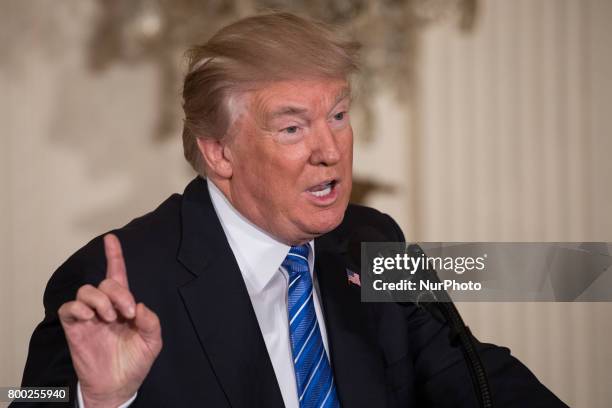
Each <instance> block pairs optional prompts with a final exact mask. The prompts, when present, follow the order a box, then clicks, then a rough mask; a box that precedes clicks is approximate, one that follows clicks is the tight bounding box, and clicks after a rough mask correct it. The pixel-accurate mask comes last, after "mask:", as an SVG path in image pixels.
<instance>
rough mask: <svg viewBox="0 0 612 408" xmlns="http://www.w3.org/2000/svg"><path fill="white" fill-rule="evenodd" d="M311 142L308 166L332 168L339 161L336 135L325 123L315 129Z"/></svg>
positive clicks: (339, 154)
mask: <svg viewBox="0 0 612 408" xmlns="http://www.w3.org/2000/svg"><path fill="white" fill-rule="evenodd" d="M311 140H312V141H313V145H312V153H311V155H310V164H312V165H315V166H321V165H323V166H333V165H335V164H337V163H338V162H339V161H340V158H341V152H340V147H339V146H338V140H337V139H336V134H335V133H334V132H333V130H332V129H330V127H329V124H328V123H327V122H325V123H322V124H321V125H320V126H318V127H317V129H316V131H315V135H314V137H313V138H312V139H311Z"/></svg>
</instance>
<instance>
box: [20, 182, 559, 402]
mask: <svg viewBox="0 0 612 408" xmlns="http://www.w3.org/2000/svg"><path fill="white" fill-rule="evenodd" d="M360 229H361V230H365V231H375V235H376V237H377V239H376V240H378V237H380V236H384V237H386V238H387V239H388V240H389V241H403V240H404V236H403V234H402V232H401V230H400V229H399V227H398V226H397V224H396V223H395V222H394V221H393V220H392V219H391V218H390V217H389V216H387V215H385V214H382V213H380V212H378V211H376V210H373V209H370V208H366V207H360V206H355V205H350V206H349V207H348V209H347V211H346V215H345V218H344V221H343V222H342V224H341V225H340V226H339V227H338V228H336V229H335V230H334V231H332V232H330V233H328V234H325V235H324V236H321V237H319V238H317V239H316V241H315V251H316V253H315V272H316V273H317V277H318V280H319V286H320V291H321V298H322V308H323V312H324V316H325V325H326V327H327V335H328V340H329V348H330V356H331V363H332V367H333V371H334V378H335V381H336V384H337V390H338V395H339V398H340V402H341V405H342V407H344V408H376V407H381V408H382V407H403V408H408V407H420V408H423V407H476V406H477V402H476V401H477V400H476V397H475V394H474V390H473V387H472V383H471V380H470V377H469V374H468V371H467V368H466V365H465V361H464V359H463V356H462V353H461V351H460V350H459V349H457V348H456V347H453V346H451V345H450V343H449V339H448V328H447V326H446V325H445V324H442V323H440V322H439V321H438V320H436V319H434V318H432V317H431V316H430V315H429V313H427V312H426V311H424V310H422V309H419V308H417V307H399V306H397V305H395V304H391V303H362V302H361V301H360V289H359V287H357V286H356V285H354V284H351V283H349V282H348V279H347V274H346V268H347V267H348V266H350V265H351V259H350V255H349V253H350V251H349V250H348V247H349V242H351V237H354V236H356V234H357V232H359V231H360ZM114 232H115V233H116V234H117V236H118V237H119V239H120V241H121V243H122V246H123V250H124V256H125V260H126V266H127V271H128V279H129V285H130V289H131V291H132V292H133V294H134V296H135V298H136V300H137V301H138V302H144V303H145V304H146V305H148V306H149V307H150V308H151V309H152V310H154V311H155V312H156V313H157V314H158V316H159V318H160V320H161V325H162V336H163V341H164V346H163V349H162V351H161V353H160V355H159V356H158V358H157V360H156V361H155V363H154V364H153V367H152V368H151V371H150V373H149V375H148V376H147V377H146V379H145V381H144V383H143V384H142V386H141V387H140V389H139V391H138V397H137V399H136V401H135V402H134V404H133V406H134V407H147V408H148V407H179V406H180V407H207V408H209V407H220V408H227V407H233V408H251V407H262V408H263V407H265V408H276V407H282V406H283V400H282V397H281V393H280V389H279V386H278V383H277V381H276V377H275V374H274V370H273V368H272V364H271V362H270V358H269V356H268V353H267V350H266V346H265V343H264V340H263V337H262V335H261V332H260V330H259V326H258V323H257V319H256V317H255V313H254V311H253V307H252V305H251V302H250V299H249V295H248V293H247V290H246V287H245V284H244V281H243V279H242V275H241V273H240V270H239V269H238V265H237V263H236V260H235V258H234V256H233V254H232V251H231V249H230V247H229V244H228V242H227V239H226V237H225V235H224V233H223V230H222V228H221V224H220V222H219V219H218V218H217V216H216V213H215V211H214V209H213V206H212V203H211V200H210V196H209V194H208V189H207V187H206V182H205V180H203V179H202V178H196V179H195V180H193V181H192V182H191V183H190V184H189V185H188V186H187V188H186V189H185V192H184V194H183V195H179V194H175V195H173V196H171V197H169V198H168V199H167V200H166V201H165V202H163V203H162V204H161V205H160V206H159V207H158V208H157V209H155V210H154V211H152V212H151V213H149V214H147V215H144V216H143V217H140V218H138V219H135V220H133V221H132V222H130V223H129V224H128V225H126V226H125V227H123V228H121V229H118V230H116V231H114ZM362 235H363V234H361V235H359V234H357V236H362ZM366 238H367V237H366ZM364 240H366V241H367V239H364ZM105 267H106V265H105V257H104V249H103V243H102V239H101V237H97V238H95V239H94V240H92V241H91V242H90V243H89V244H87V245H86V246H85V247H83V248H82V249H80V250H79V251H77V252H76V253H75V254H74V255H73V256H72V257H70V258H69V259H68V260H67V261H66V262H65V263H64V264H63V265H62V266H61V267H60V268H59V269H58V270H57V271H56V272H55V273H54V274H53V276H52V278H51V280H50V281H49V283H48V285H47V288H46V291H45V295H44V306H45V318H44V320H43V321H42V322H41V323H40V324H39V325H38V327H37V328H36V330H35V331H34V334H33V335H32V339H31V342H30V349H29V355H28V359H27V363H26V367H25V371H24V375H23V386H50V385H57V386H65V385H68V386H70V388H71V389H70V391H71V398H74V395H75V385H76V376H75V372H74V369H73V367H72V363H71V359H70V354H69V351H68V347H67V344H66V340H65V337H64V333H63V330H62V327H61V325H60V323H59V321H58V317H57V310H58V308H59V307H60V306H61V305H62V304H63V303H64V302H66V301H69V300H72V299H74V298H75V294H76V291H77V289H78V288H79V287H80V286H81V285H83V284H85V283H91V284H94V285H95V284H97V283H99V282H100V281H101V280H102V279H104V276H105ZM478 349H479V351H480V355H481V358H482V359H483V361H484V365H485V367H486V370H487V373H488V375H489V381H490V385H491V388H492V392H493V402H494V406H495V407H521V408H524V407H559V406H565V405H564V404H563V403H562V402H561V401H559V400H558V399H557V398H556V397H555V396H554V395H553V394H552V393H551V392H550V391H549V390H547V389H546V388H545V387H544V386H543V385H542V384H541V383H540V382H539V381H538V380H537V379H536V378H535V377H534V376H533V374H532V373H531V372H530V371H529V370H528V369H527V368H526V367H525V366H524V365H523V364H521V363H520V362H519V361H518V360H516V359H515V358H514V357H512V356H511V355H510V353H509V350H508V349H506V348H502V347H497V346H494V345H491V344H481V343H478ZM71 403H72V402H71ZM16 405H19V406H21V405H20V404H16ZM24 405H25V404H24ZM51 406H57V404H53V405H51Z"/></svg>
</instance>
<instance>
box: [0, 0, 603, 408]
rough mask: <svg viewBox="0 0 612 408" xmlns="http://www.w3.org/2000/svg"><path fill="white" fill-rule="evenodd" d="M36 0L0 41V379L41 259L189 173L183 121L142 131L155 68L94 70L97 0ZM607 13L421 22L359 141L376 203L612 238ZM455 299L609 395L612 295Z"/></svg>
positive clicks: (461, 223) (36, 314)
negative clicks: (155, 134) (464, 29)
mask: <svg viewBox="0 0 612 408" xmlns="http://www.w3.org/2000/svg"><path fill="white" fill-rule="evenodd" d="M7 4H10V3H8V2H7V3H3V4H2V5H0V20H2V15H3V13H2V12H1V8H2V7H7ZM32 4H33V6H32V7H30V8H27V7H25V8H22V9H21V10H20V13H21V15H20V16H21V18H22V19H23V21H20V20H19V19H17V20H15V19H14V18H13V19H11V21H6V18H5V21H0V26H2V27H3V28H0V30H5V31H4V32H8V33H10V34H11V35H9V36H8V37H7V36H4V37H3V38H4V40H0V41H6V40H9V41H11V42H13V43H15V44H16V45H17V46H13V47H6V44H4V45H5V46H4V47H3V46H2V45H3V44H1V43H0V53H3V54H0V58H1V59H0V61H1V62H0V90H1V91H0V228H1V230H2V234H0V268H1V269H0V325H1V326H0V327H2V336H0V361H1V362H2V365H1V367H0V385H16V384H18V383H19V380H20V377H21V371H22V369H23V364H24V362H25V356H26V351H27V342H28V339H29V336H30V334H31V331H32V329H33V328H34V326H35V324H36V322H37V321H39V320H40V319H41V318H42V315H43V310H42V292H43V290H44V285H45V283H46V281H47V279H48V277H49V275H50V273H51V272H52V271H53V270H54V269H55V268H56V267H57V266H59V265H60V264H61V262H62V261H63V260H65V259H66V257H67V256H68V255H70V253H72V252H74V251H75V250H76V249H77V248H78V247H80V246H81V245H83V244H84V243H85V242H87V241H88V240H89V239H90V238H91V237H92V236H94V235H96V234H98V233H100V232H102V231H104V230H106V229H109V228H112V227H116V226H119V225H122V224H124V223H125V222H127V221H129V220H130V219H131V218H132V217H134V216H136V215H139V214H142V213H143V212H145V211H148V210H150V209H151V208H152V207H153V206H155V205H156V204H157V203H159V202H160V201H161V200H162V199H163V198H164V197H166V196H167V195H168V194H170V193H171V192H175V191H181V190H182V188H183V186H184V184H185V183H186V181H187V180H189V178H190V177H191V173H190V172H189V170H188V169H187V166H186V165H185V164H184V163H183V160H182V154H181V150H180V143H179V140H178V135H177V137H176V138H174V139H173V140H170V141H167V142H154V141H153V140H152V138H151V134H152V126H153V123H154V119H155V115H156V114H157V112H158V110H157V102H158V101H157V100H156V98H157V97H158V96H157V95H158V92H157V89H158V88H157V87H158V86H159V77H160V72H158V71H157V69H156V68H155V67H153V66H150V65H144V64H142V65H139V64H136V65H121V64H119V65H117V66H114V67H113V68H111V69H109V70H106V71H103V72H100V73H92V72H91V71H90V70H88V69H87V68H86V66H85V56H84V49H85V45H86V41H87V38H88V34H89V31H88V30H89V29H90V27H91V21H92V18H93V16H95V3H94V2H93V1H80V2H76V1H73V2H69V1H66V2H61V3H60V2H58V3H56V4H57V5H58V6H57V7H55V8H53V9H49V10H48V11H47V12H45V13H40V12H39V10H37V9H38V8H39V7H38V6H36V5H34V4H35V2H32ZM39 6H40V4H39ZM24 10H25V11H24ZM4 15H5V16H6V15H7V14H4ZM609 21H612V3H610V2H608V1H606V0H588V1H570V0H541V1H539V0H538V1H535V0H534V1H532V0H513V1H505V0H495V1H492V0H490V1H483V9H482V14H481V16H480V19H479V21H478V24H477V26H476V30H475V32H474V33H472V34H469V35H459V34H458V33H457V30H456V29H454V28H453V27H451V26H450V25H445V24H442V25H437V26H434V27H431V28H429V29H428V30H427V31H425V32H424V33H423V36H422V39H421V48H420V57H419V60H418V64H419V72H420V76H421V78H420V81H419V84H420V89H419V93H418V97H417V99H416V103H415V105H412V106H405V105H398V103H397V102H394V101H393V99H392V98H391V97H389V95H387V94H385V93H381V95H376V96H375V101H376V102H375V106H376V110H377V112H379V113H381V117H383V118H385V120H382V121H380V123H377V124H376V132H375V133H376V134H377V135H378V137H377V138H375V140H374V142H372V143H371V144H368V145H365V144H363V145H359V146H357V147H356V155H355V158H356V172H357V173H358V174H364V175H369V176H371V177H373V178H377V177H378V178H379V180H381V181H385V182H387V183H390V184H392V185H394V186H396V193H394V194H378V195H374V196H372V197H371V200H370V202H371V204H372V205H373V206H376V207H379V208H381V209H383V210H385V211H387V212H389V213H391V214H392V215H393V216H394V217H396V219H398V220H399V222H400V223H401V224H402V226H403V228H404V230H405V231H406V235H407V237H408V238H409V239H412V240H420V241H425V240H432V241H438V240H462V241H468V240H505V241H509V240H520V241H530V240H531V241H533V240H549V241H552V240H576V241H582V240H604V241H612V213H611V212H610V211H609V210H608V208H610V204H611V203H612V183H610V182H609V179H610V177H611V176H612V163H611V162H610V161H609V160H608V155H609V154H610V153H612V137H611V135H610V129H612V126H611V125H612V123H611V121H612V119H611V118H610V115H609V113H608V112H609V106H612V86H611V84H610V76H609V73H610V72H612V55H611V53H610V51H609V49H610V44H609V38H612V37H611V36H610V34H611V33H610V31H611V30H612V29H611V28H610V24H609ZM24 23H28V24H29V26H30V27H33V29H32V32H30V31H28V33H27V34H23V33H22V32H21V27H22V24H24ZM11 30H12V31H11ZM0 38H2V36H0ZM7 49H8V50H9V51H10V52H9V51H7ZM381 167H383V168H384V170H385V172H384V174H385V175H384V178H383V176H381V174H382V173H383V172H381V171H380V168H381ZM460 308H461V309H462V310H463V312H464V317H465V319H466V321H467V322H468V324H469V325H470V327H471V328H472V329H473V331H474V332H475V333H476V334H477V335H478V336H479V337H480V338H481V339H483V340H486V341H491V342H495V343H500V344H504V345H508V346H509V347H511V348H512V350H513V352H514V353H515V354H516V355H518V356H519V357H520V358H521V359H522V360H523V361H524V362H526V363H527V365H528V366H529V367H530V368H532V369H533V370H534V371H535V372H536V374H537V375H538V376H539V377H540V378H541V379H542V380H543V382H545V383H546V384H547V385H548V386H549V387H550V388H552V389H553V390H554V391H555V392H556V393H557V394H558V395H560V396H561V397H562V398H563V399H564V400H565V401H566V402H568V403H569V404H570V405H571V406H578V407H606V406H609V403H610V401H612V391H611V389H610V388H609V384H612V369H611V368H610V367H611V366H612V351H611V350H610V347H608V344H607V343H608V341H607V338H609V337H610V335H611V334H612V323H611V322H612V319H610V317H609V316H610V314H611V312H612V307H611V306H610V304H462V305H460Z"/></svg>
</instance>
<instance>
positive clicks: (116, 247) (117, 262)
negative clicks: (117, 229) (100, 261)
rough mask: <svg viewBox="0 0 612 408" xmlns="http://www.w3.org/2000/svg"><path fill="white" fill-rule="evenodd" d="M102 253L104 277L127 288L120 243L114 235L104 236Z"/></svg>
mask: <svg viewBox="0 0 612 408" xmlns="http://www.w3.org/2000/svg"><path fill="white" fill-rule="evenodd" d="M104 253H105V254H106V277H107V278H108V279H113V280H115V281H117V282H119V283H120V284H121V285H123V286H125V287H126V288H127V287H128V279H127V271H126V269H125V261H124V260H123V252H122V251H121V243H120V242H119V238H117V236H116V235H114V234H106V235H105V236H104Z"/></svg>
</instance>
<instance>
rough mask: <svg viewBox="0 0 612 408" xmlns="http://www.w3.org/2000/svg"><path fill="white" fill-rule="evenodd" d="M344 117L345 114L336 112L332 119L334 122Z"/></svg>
mask: <svg viewBox="0 0 612 408" xmlns="http://www.w3.org/2000/svg"><path fill="white" fill-rule="evenodd" d="M345 115H346V112H338V113H336V114H335V115H334V119H336V120H342V119H344V116H345Z"/></svg>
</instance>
